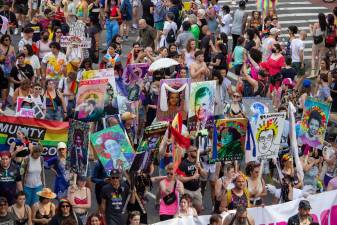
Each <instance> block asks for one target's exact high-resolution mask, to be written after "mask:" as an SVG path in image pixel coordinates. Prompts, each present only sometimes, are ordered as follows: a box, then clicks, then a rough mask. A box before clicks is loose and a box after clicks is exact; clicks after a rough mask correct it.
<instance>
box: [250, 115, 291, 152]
mask: <svg viewBox="0 0 337 225" xmlns="http://www.w3.org/2000/svg"><path fill="white" fill-rule="evenodd" d="M285 118H286V113H269V114H261V115H259V117H258V119H257V122H256V125H254V127H253V134H254V141H255V148H256V157H257V158H258V159H270V158H276V157H277V156H278V151H279V148H280V142H281V136H282V132H283V127H284V121H285Z"/></svg>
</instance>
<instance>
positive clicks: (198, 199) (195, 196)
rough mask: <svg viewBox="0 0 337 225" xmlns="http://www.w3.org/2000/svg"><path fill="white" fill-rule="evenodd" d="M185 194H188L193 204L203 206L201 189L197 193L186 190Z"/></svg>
mask: <svg viewBox="0 0 337 225" xmlns="http://www.w3.org/2000/svg"><path fill="white" fill-rule="evenodd" d="M184 193H185V194H188V195H189V196H190V197H191V199H192V203H193V205H198V206H199V205H201V206H202V195H201V188H199V189H198V190H196V191H189V190H186V189H185V190H184Z"/></svg>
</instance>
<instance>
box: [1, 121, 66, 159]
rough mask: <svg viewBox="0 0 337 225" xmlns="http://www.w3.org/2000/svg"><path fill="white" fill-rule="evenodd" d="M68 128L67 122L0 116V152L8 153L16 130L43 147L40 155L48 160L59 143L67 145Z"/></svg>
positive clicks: (54, 152)
mask: <svg viewBox="0 0 337 225" xmlns="http://www.w3.org/2000/svg"><path fill="white" fill-rule="evenodd" d="M68 128H69V123H68V122H59V121H50V120H42V119H34V118H26V117H14V116H0V151H8V150H9V146H10V144H11V143H12V142H13V141H14V140H15V138H16V132H17V130H18V129H22V130H25V131H26V132H27V134H28V138H29V140H31V141H32V142H33V143H34V142H40V143H41V144H42V145H43V148H44V151H43V153H42V155H43V156H44V157H45V159H48V158H50V157H53V156H55V155H56V153H57V144H58V143H59V142H61V141H62V142H65V143H67V140H68Z"/></svg>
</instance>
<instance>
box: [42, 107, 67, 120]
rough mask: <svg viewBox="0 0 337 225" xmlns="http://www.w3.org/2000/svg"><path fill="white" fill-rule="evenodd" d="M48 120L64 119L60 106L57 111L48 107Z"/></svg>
mask: <svg viewBox="0 0 337 225" xmlns="http://www.w3.org/2000/svg"><path fill="white" fill-rule="evenodd" d="M45 119H46V120H57V121H62V119H63V118H62V110H61V108H60V107H58V108H57V110H56V111H55V110H54V109H51V108H47V111H46V117H45Z"/></svg>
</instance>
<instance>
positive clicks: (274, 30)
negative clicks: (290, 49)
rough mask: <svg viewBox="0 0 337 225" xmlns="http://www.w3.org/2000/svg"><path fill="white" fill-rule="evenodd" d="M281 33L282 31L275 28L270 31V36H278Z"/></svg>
mask: <svg viewBox="0 0 337 225" xmlns="http://www.w3.org/2000/svg"><path fill="white" fill-rule="evenodd" d="M280 32H281V30H280V29H278V28H275V27H273V28H271V29H270V34H277V33H280Z"/></svg>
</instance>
